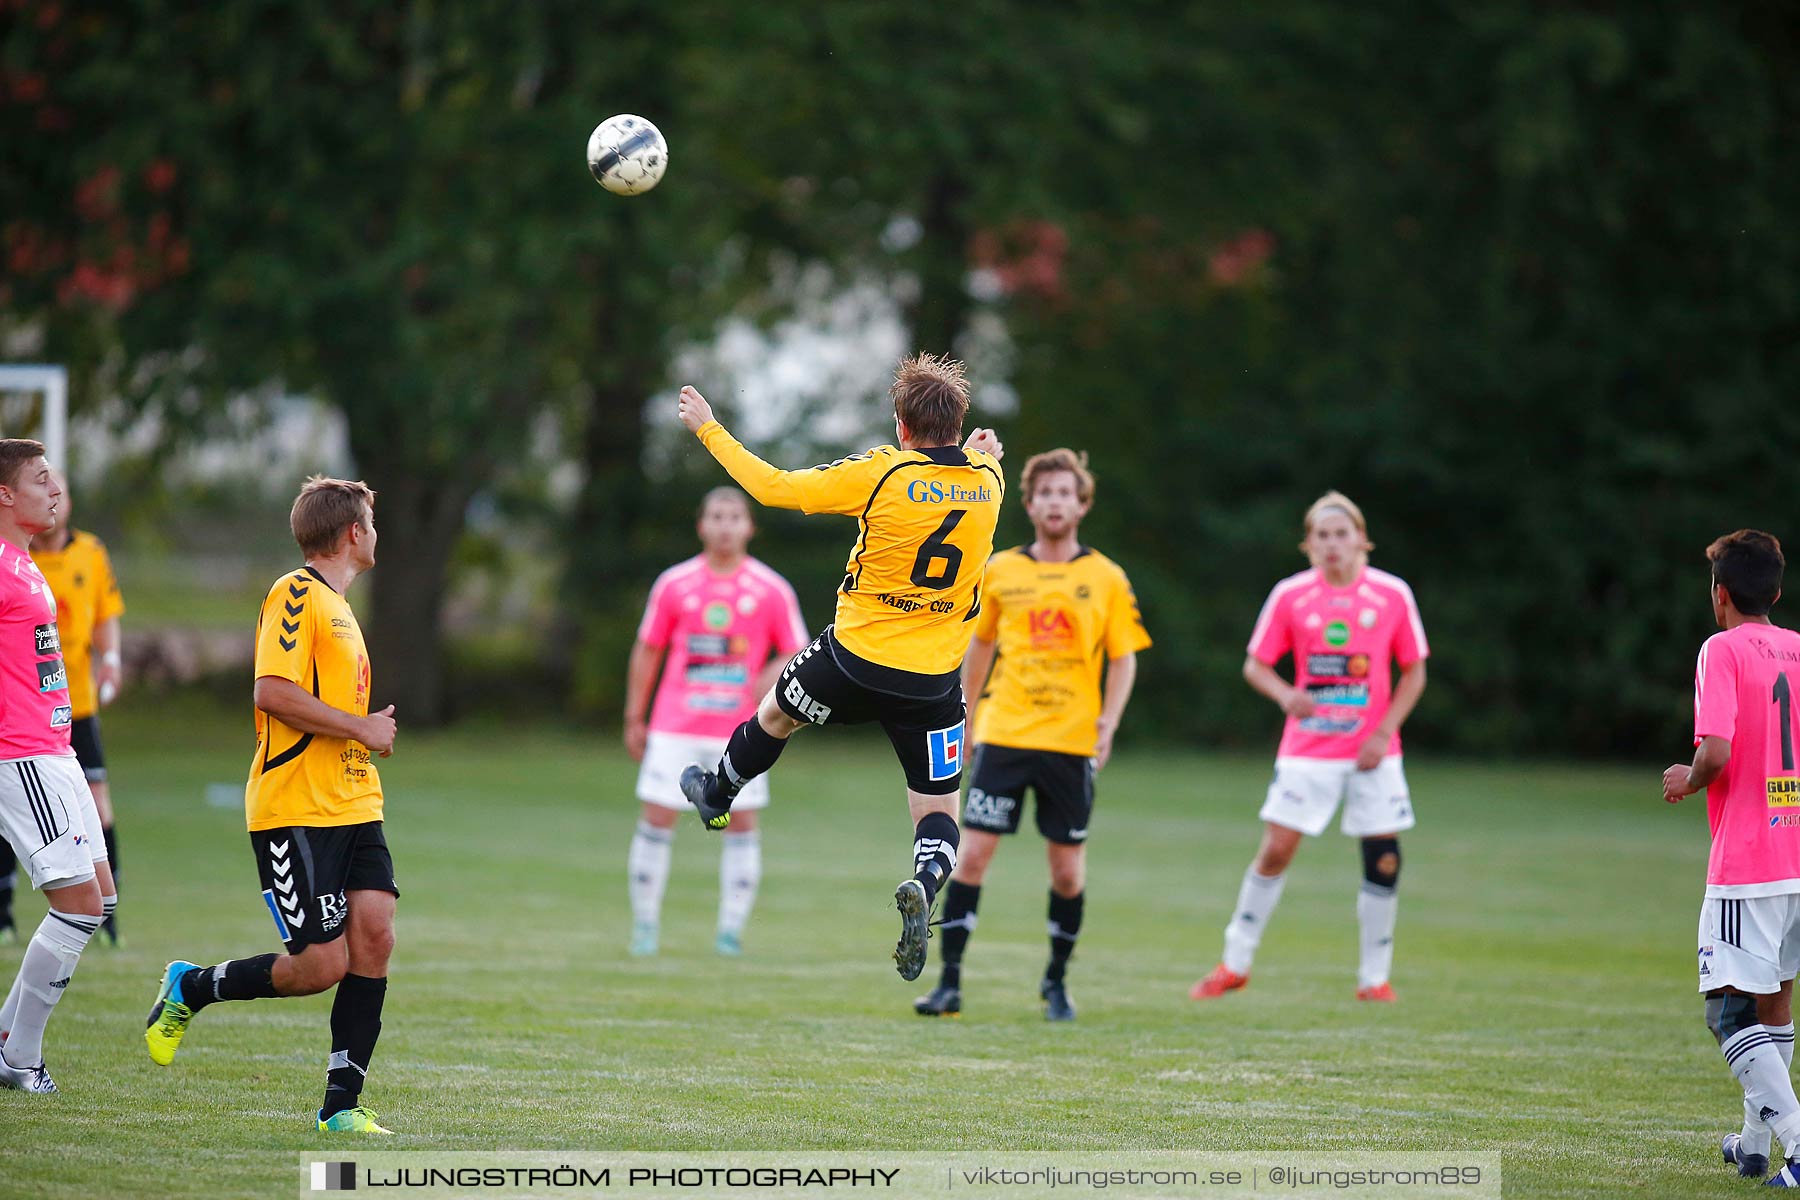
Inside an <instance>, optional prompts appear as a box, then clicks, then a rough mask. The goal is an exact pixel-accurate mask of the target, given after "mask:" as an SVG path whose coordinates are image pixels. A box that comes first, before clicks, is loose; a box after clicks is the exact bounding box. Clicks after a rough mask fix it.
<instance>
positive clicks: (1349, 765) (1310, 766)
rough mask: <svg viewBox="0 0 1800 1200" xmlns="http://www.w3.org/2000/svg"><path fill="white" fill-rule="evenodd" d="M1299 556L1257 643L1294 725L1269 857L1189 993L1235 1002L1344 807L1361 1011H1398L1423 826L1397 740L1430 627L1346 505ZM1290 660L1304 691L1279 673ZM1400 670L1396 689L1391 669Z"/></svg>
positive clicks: (1334, 510)
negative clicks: (1282, 905) (1404, 835)
mask: <svg viewBox="0 0 1800 1200" xmlns="http://www.w3.org/2000/svg"><path fill="white" fill-rule="evenodd" d="M1303 528H1304V530H1305V534H1306V538H1305V540H1304V541H1303V542H1301V543H1300V549H1301V551H1302V553H1304V554H1305V555H1306V556H1307V558H1309V559H1310V560H1311V561H1312V566H1311V567H1310V568H1309V569H1307V570H1305V571H1302V572H1300V573H1299V574H1298V575H1290V576H1289V577H1288V578H1286V579H1284V580H1282V581H1281V582H1280V583H1278V584H1276V585H1275V590H1274V591H1272V592H1270V593H1269V598H1268V600H1267V602H1265V603H1264V604H1263V608H1262V613H1261V615H1260V616H1258V617H1257V619H1256V630H1255V632H1253V633H1252V634H1251V635H1250V652H1249V656H1248V657H1246V658H1245V659H1244V678H1245V680H1246V681H1248V682H1249V684H1250V686H1251V687H1253V688H1255V689H1256V690H1257V691H1258V692H1261V693H1262V694H1263V695H1264V696H1267V697H1268V698H1269V699H1270V700H1272V701H1274V702H1275V703H1276V704H1277V705H1279V706H1280V708H1281V711H1282V712H1284V713H1286V714H1287V726H1286V728H1285V729H1284V730H1283V732H1282V735H1281V748H1280V749H1279V750H1277V751H1276V752H1275V780H1274V782H1273V783H1271V784H1270V785H1269V794H1268V799H1267V800H1266V801H1265V802H1264V804H1263V807H1262V819H1263V822H1264V829H1263V840H1262V847H1261V849H1259V850H1258V851H1257V852H1256V859H1255V861H1254V862H1252V863H1251V864H1250V869H1249V870H1248V871H1246V872H1245V873H1244V882H1243V884H1242V886H1241V887H1240V888H1239V891H1238V902H1237V909H1236V910H1235V911H1234V912H1233V913H1232V916H1231V922H1230V923H1229V924H1228V925H1226V926H1225V955H1224V961H1222V962H1220V963H1219V965H1218V966H1217V967H1216V968H1214V969H1213V972H1212V974H1210V975H1208V976H1207V977H1206V978H1205V979H1202V980H1201V981H1200V982H1198V983H1196V984H1195V985H1194V987H1193V990H1192V991H1190V992H1189V995H1190V996H1192V997H1193V998H1194V999H1195V1000H1205V999H1212V998H1214V997H1217V996H1222V995H1224V994H1225V993H1226V992H1231V991H1236V990H1237V989H1238V988H1241V987H1243V986H1244V985H1245V984H1246V983H1248V982H1249V981H1250V963H1251V960H1252V959H1253V958H1254V956H1255V954H1256V947H1257V944H1258V943H1259V942H1260V941H1261V940H1262V934H1263V930H1264V929H1265V928H1266V927H1267V925H1268V923H1269V917H1270V916H1271V915H1272V914H1273V913H1274V911H1275V904H1276V902H1277V901H1278V900H1280V899H1281V889H1282V884H1283V882H1284V881H1285V878H1286V876H1285V874H1284V872H1286V871H1287V868H1288V863H1290V862H1291V861H1293V857H1294V852H1295V851H1296V850H1298V849H1299V848H1300V839H1301V837H1302V836H1309V837H1317V836H1318V835H1319V834H1321V833H1324V832H1325V827H1326V826H1327V825H1328V824H1330V823H1331V816H1332V814H1333V813H1334V812H1336V811H1337V807H1338V805H1339V804H1340V803H1341V804H1342V805H1343V806H1344V819H1343V831H1344V833H1346V834H1347V835H1349V836H1350V837H1354V838H1359V839H1361V841H1362V858H1363V884H1362V889H1361V891H1360V892H1359V893H1358V895H1357V897H1356V920H1357V924H1358V925H1359V926H1360V928H1361V933H1362V960H1361V963H1360V965H1359V966H1358V968H1357V988H1356V998H1357V999H1358V1000H1379V1001H1391V1000H1393V999H1394V989H1393V986H1392V985H1391V984H1390V983H1389V982H1388V973H1389V971H1390V970H1391V968H1392V967H1393V962H1394V918H1395V914H1396V912H1397V911H1398V901H1397V899H1396V898H1395V890H1394V889H1395V887H1396V885H1398V883H1399V882H1400V839H1399V834H1400V831H1401V830H1403V829H1411V828H1412V826H1413V811H1412V797H1411V794H1410V793H1409V792H1408V791H1407V787H1406V772H1405V771H1404V770H1403V769H1402V767H1401V761H1400V727H1401V726H1402V725H1403V724H1405V723H1406V718H1407V717H1409V716H1411V715H1412V710H1413V706H1414V705H1416V704H1418V702H1419V697H1420V696H1421V695H1423V694H1424V692H1425V659H1426V656H1427V655H1429V654H1430V653H1431V648H1430V646H1429V645H1427V644H1426V641H1425V623H1424V622H1423V621H1421V620H1420V619H1419V605H1418V603H1417V602H1416V601H1415V600H1414V599H1413V593H1412V589H1411V588H1410V587H1408V586H1407V585H1406V581H1405V580H1403V579H1401V578H1400V577H1399V576H1397V575H1390V574H1388V573H1387V572H1386V571H1378V570H1376V569H1375V568H1374V567H1371V566H1370V565H1369V551H1371V550H1373V549H1374V548H1375V547H1374V544H1373V543H1372V542H1370V541H1369V527H1368V524H1367V523H1366V522H1365V521H1364V520H1363V514H1362V510H1361V509H1360V508H1358V507H1356V505H1355V504H1353V503H1351V502H1350V498H1349V497H1348V496H1345V495H1344V494H1343V493H1341V492H1327V493H1325V494H1324V495H1323V496H1320V497H1319V498H1318V499H1317V500H1315V501H1314V502H1313V504H1312V507H1310V508H1308V509H1307V510H1306V519H1305V521H1304V522H1303ZM1289 654H1291V655H1292V656H1293V659H1294V682H1293V683H1291V684H1290V683H1288V682H1287V680H1285V679H1283V678H1282V677H1281V676H1280V675H1278V674H1276V672H1275V664H1276V663H1278V662H1280V661H1281V659H1282V658H1283V657H1285V656H1287V655H1289ZM1396 666H1397V667H1398V668H1399V670H1400V679H1399V682H1398V683H1395V682H1394V679H1393V672H1394V668H1395V667H1396Z"/></svg>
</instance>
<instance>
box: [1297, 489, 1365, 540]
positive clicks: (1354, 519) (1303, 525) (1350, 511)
mask: <svg viewBox="0 0 1800 1200" xmlns="http://www.w3.org/2000/svg"><path fill="white" fill-rule="evenodd" d="M1334 508H1335V509H1337V510H1338V511H1339V512H1341V513H1343V514H1344V515H1345V516H1346V517H1349V518H1350V523H1351V524H1352V525H1354V526H1356V532H1358V533H1360V534H1362V540H1363V544H1362V548H1363V552H1364V553H1367V552H1368V551H1370V550H1373V549H1374V548H1375V543H1374V542H1371V541H1370V540H1369V523H1368V522H1367V521H1365V520H1363V511H1362V509H1360V508H1358V507H1356V501H1354V500H1352V499H1350V497H1348V496H1346V495H1344V493H1342V492H1340V491H1337V490H1336V489H1333V490H1332V491H1329V492H1326V493H1325V494H1324V495H1323V496H1320V497H1319V498H1318V499H1317V500H1314V501H1313V502H1312V505H1311V507H1309V508H1308V509H1307V510H1306V518H1305V519H1304V520H1302V521H1301V522H1300V539H1301V540H1300V553H1302V554H1305V553H1306V539H1307V538H1309V537H1311V536H1312V531H1313V523H1314V522H1315V521H1317V520H1318V519H1319V518H1320V517H1321V516H1323V515H1324V514H1325V513H1327V512H1329V511H1330V510H1332V509H1334Z"/></svg>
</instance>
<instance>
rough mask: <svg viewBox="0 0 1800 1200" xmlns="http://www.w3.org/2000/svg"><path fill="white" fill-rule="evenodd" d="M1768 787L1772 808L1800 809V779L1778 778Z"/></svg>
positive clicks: (1770, 781) (1791, 777)
mask: <svg viewBox="0 0 1800 1200" xmlns="http://www.w3.org/2000/svg"><path fill="white" fill-rule="evenodd" d="M1767 787H1768V797H1769V807H1770V808H1800V779H1796V778H1795V777H1794V776H1792V775H1786V776H1776V777H1775V778H1774V779H1771V780H1769V782H1768V784H1767Z"/></svg>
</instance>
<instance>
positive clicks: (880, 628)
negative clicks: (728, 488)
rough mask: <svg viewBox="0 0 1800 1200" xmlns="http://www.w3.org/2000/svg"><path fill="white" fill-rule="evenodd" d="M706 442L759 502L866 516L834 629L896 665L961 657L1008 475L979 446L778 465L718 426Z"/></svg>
mask: <svg viewBox="0 0 1800 1200" xmlns="http://www.w3.org/2000/svg"><path fill="white" fill-rule="evenodd" d="M698 436H699V438H700V440H701V442H702V443H704V444H705V446H706V448H707V449H708V450H710V451H711V452H712V455H713V457H714V458H716V459H718V460H719V463H720V465H721V466H723V467H724V468H725V470H726V471H727V472H729V473H730V475H731V477H732V478H733V479H735V480H737V482H738V483H739V484H741V485H742V486H743V488H744V490H745V491H746V492H749V493H750V495H751V496H753V497H755V498H756V500H757V502H758V503H760V504H766V505H768V506H770V507H771V508H797V509H799V510H801V511H802V512H807V513H839V514H842V515H844V516H851V517H855V518H856V519H857V522H858V525H859V527H860V528H859V529H858V532H857V537H856V545H855V546H854V547H852V549H851V551H850V559H849V561H848V562H847V563H846V564H845V566H844V581H843V583H842V584H841V585H840V586H839V588H838V599H837V616H836V619H835V623H834V626H833V630H834V633H835V635H836V637H837V640H838V642H839V643H840V644H841V645H842V646H843V647H844V648H845V649H846V650H848V651H850V652H851V653H852V654H854V655H856V656H858V657H859V658H864V659H867V660H868V661H870V662H873V663H878V664H880V665H881V666H884V667H890V668H892V669H894V670H898V671H910V672H912V673H914V674H918V675H942V674H945V673H946V672H950V671H954V670H956V669H957V668H958V667H959V666H961V665H962V660H963V655H964V654H965V653H966V652H967V650H968V648H969V636H970V634H971V633H973V632H974V629H975V620H976V617H977V615H978V614H979V613H980V611H981V606H982V592H981V576H982V565H983V563H984V562H985V561H986V560H987V556H988V555H989V554H990V553H991V552H992V550H993V546H994V527H995V526H996V525H997V524H998V523H999V521H1000V502H1001V500H1002V498H1003V497H1004V496H1005V494H1006V480H1005V477H1004V476H1002V474H1001V472H1000V463H999V460H997V459H995V458H994V457H993V456H992V455H989V454H984V453H982V452H981V451H979V450H964V449H962V448H960V447H956V446H936V447H930V448H927V449H919V450H900V449H897V448H895V447H893V446H877V447H875V448H874V449H873V450H868V451H865V452H863V453H861V454H852V455H850V456H849V457H848V458H841V459H839V460H838V461H836V462H834V463H828V464H826V465H825V466H821V467H808V468H806V469H804V470H800V471H783V470H779V469H778V468H776V467H772V466H770V465H769V464H768V463H766V462H764V461H763V460H762V459H760V458H758V457H757V456H756V455H754V454H752V453H751V452H750V451H748V450H746V449H744V447H743V445H742V444H741V443H739V442H738V440H737V439H736V438H734V437H732V436H731V435H730V434H729V433H727V432H726V431H725V428H724V426H722V425H720V424H719V423H718V422H716V421H713V422H709V423H708V424H706V425H703V426H701V427H700V431H699V434H698Z"/></svg>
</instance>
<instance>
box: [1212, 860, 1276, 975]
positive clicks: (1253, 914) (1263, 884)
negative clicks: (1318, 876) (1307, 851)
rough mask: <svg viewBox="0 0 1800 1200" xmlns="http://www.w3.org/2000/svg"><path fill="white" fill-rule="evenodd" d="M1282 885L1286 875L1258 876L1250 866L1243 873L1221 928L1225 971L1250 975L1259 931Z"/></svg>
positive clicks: (1265, 922) (1273, 909)
mask: <svg viewBox="0 0 1800 1200" xmlns="http://www.w3.org/2000/svg"><path fill="white" fill-rule="evenodd" d="M1286 882H1287V876H1286V875H1275V876H1266V875H1258V874H1257V873H1256V868H1255V867H1254V866H1252V867H1250V868H1249V869H1248V870H1246V871H1245V872H1244V883H1243V886H1241V887H1239V888H1238V901H1237V909H1236V911H1234V912H1233V913H1232V914H1231V924H1229V925H1227V926H1226V927H1225V957H1224V963H1225V967H1226V969H1227V970H1229V971H1233V972H1235V973H1237V974H1239V975H1248V974H1249V973H1250V963H1251V960H1253V959H1254V958H1255V957H1256V946H1257V943H1258V942H1260V941H1262V935H1263V929H1264V928H1265V927H1266V926H1267V925H1268V923H1269V916H1270V914H1272V913H1273V912H1274V911H1275V905H1276V904H1278V903H1279V902H1280V900H1281V888H1282V885H1283V884H1284V883H1286Z"/></svg>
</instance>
